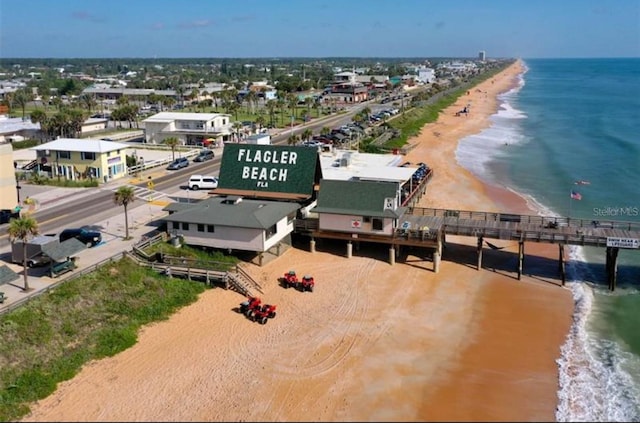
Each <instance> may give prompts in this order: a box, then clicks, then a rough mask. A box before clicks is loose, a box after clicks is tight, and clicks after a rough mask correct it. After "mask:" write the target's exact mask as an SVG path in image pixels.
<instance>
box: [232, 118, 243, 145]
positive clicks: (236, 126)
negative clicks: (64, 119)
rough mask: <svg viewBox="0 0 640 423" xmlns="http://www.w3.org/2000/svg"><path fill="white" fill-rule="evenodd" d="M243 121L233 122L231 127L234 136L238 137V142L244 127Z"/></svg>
mask: <svg viewBox="0 0 640 423" xmlns="http://www.w3.org/2000/svg"><path fill="white" fill-rule="evenodd" d="M242 126H243V125H242V122H238V121H236V122H233V123H232V124H231V129H232V131H233V134H234V137H235V139H236V142H240V130H241V129H242Z"/></svg>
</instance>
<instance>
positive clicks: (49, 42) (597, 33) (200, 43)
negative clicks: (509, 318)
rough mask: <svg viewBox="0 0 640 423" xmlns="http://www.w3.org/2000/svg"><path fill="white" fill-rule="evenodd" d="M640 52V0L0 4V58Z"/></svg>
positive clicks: (67, 0)
mask: <svg viewBox="0 0 640 423" xmlns="http://www.w3.org/2000/svg"><path fill="white" fill-rule="evenodd" d="M480 51H485V54H486V57H487V58H488V59H490V58H523V59H533V58H609V57H640V0H606V1H604V0H599V1H594V0H454V1H447V0H395V1H393V0H227V1H221V0H174V1H169V0H127V1H124V0H101V1H98V0H0V58H194V57H198V58H206V57H213V58H254V57H255V58H260V57H263V58H272V57H381V58H384V57H460V58H466V57H473V58H476V57H478V53H479V52H480Z"/></svg>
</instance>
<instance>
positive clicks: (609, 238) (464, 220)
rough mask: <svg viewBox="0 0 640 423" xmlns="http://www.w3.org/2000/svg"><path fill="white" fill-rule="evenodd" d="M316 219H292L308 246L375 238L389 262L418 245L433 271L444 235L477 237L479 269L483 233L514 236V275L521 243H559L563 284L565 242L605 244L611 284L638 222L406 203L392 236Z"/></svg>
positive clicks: (635, 244) (638, 241)
mask: <svg viewBox="0 0 640 423" xmlns="http://www.w3.org/2000/svg"><path fill="white" fill-rule="evenodd" d="M318 224H319V222H318V219H314V218H308V219H302V220H300V221H298V222H296V232H298V233H302V234H306V235H309V236H311V246H312V250H313V249H314V248H315V240H314V239H315V238H331V239H342V240H345V241H347V255H348V256H350V251H351V243H352V242H353V241H354V240H355V241H356V242H373V243H383V244H388V245H389V247H390V249H389V260H390V261H391V262H392V263H393V262H394V260H395V255H396V253H397V250H398V249H399V248H401V247H402V246H417V247H424V248H427V249H431V250H433V263H434V271H435V272H437V271H438V268H439V263H440V257H441V256H442V248H443V245H444V244H445V243H446V237H447V235H457V236H473V237H476V238H477V241H478V243H477V245H478V247H477V252H478V264H477V268H478V270H479V269H480V268H481V267H482V251H483V243H484V240H485V238H489V239H499V240H509V241H517V242H518V245H519V249H518V258H519V260H518V269H517V270H518V279H520V278H521V276H522V263H523V258H524V245H525V242H539V243H549V244H557V245H558V248H559V269H560V273H561V278H562V284H563V285H564V284H565V281H566V274H565V252H564V247H565V246H566V245H577V246H589V247H599V248H606V270H607V283H608V286H609V289H610V290H612V291H613V290H614V289H615V285H616V273H617V256H618V252H619V249H621V248H623V249H634V250H640V222H629V221H615V220H607V221H595V220H586V219H575V218H565V217H556V216H551V217H549V216H538V215H524V214H513V213H496V212H483V211H468V210H449V209H434V208H424V207H409V208H408V209H407V212H406V213H405V214H404V215H403V216H402V217H401V218H400V219H399V224H398V227H397V228H396V230H395V231H394V233H393V234H392V235H381V234H375V233H361V232H339V231H326V230H322V229H320V228H319V226H318Z"/></svg>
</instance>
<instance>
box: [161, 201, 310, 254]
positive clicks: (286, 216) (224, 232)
mask: <svg viewBox="0 0 640 423" xmlns="http://www.w3.org/2000/svg"><path fill="white" fill-rule="evenodd" d="M298 207H299V206H298V204H297V203H292V202H282V201H267V200H252V199H245V198H242V197H236V196H229V197H211V198H208V199H206V200H203V201H201V202H198V203H186V204H185V203H171V204H169V205H167V206H165V208H164V209H163V210H165V211H168V212H169V215H168V216H166V217H164V218H163V221H165V222H166V223H167V232H168V233H169V234H170V235H172V236H174V237H177V236H181V237H183V239H184V242H185V244H188V245H194V246H200V247H208V248H214V249H221V250H225V251H231V250H239V251H251V252H256V253H263V252H266V251H269V250H270V249H271V248H273V247H276V246H277V245H278V244H279V243H281V242H282V241H284V240H285V239H287V238H288V237H290V235H291V233H292V232H293V230H294V222H295V218H296V212H297V210H298Z"/></svg>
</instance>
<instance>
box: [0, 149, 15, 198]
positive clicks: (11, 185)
mask: <svg viewBox="0 0 640 423" xmlns="http://www.w3.org/2000/svg"><path fill="white" fill-rule="evenodd" d="M16 185H17V184H16V172H15V169H14V167H13V146H12V145H11V144H9V143H6V144H5V143H0V209H13V208H14V207H15V206H16V205H17V204H18V191H17V189H16Z"/></svg>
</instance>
